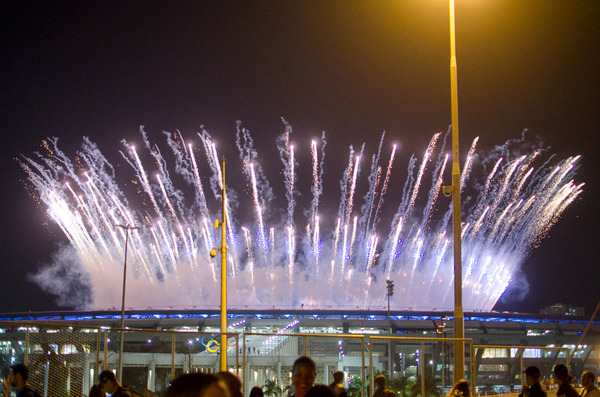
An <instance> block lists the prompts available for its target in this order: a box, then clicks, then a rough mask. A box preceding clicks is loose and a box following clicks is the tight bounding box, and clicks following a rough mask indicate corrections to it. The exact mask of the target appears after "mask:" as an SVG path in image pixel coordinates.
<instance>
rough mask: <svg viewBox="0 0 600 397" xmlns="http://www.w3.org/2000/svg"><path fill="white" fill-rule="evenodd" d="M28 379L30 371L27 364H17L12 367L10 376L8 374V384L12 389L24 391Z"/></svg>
mask: <svg viewBox="0 0 600 397" xmlns="http://www.w3.org/2000/svg"><path fill="white" fill-rule="evenodd" d="M27 378H29V369H27V366H26V365H25V364H21V363H19V364H15V365H13V366H11V367H10V374H8V383H10V385H11V386H12V387H16V388H17V389H19V390H20V389H22V388H23V386H25V385H26V384H27Z"/></svg>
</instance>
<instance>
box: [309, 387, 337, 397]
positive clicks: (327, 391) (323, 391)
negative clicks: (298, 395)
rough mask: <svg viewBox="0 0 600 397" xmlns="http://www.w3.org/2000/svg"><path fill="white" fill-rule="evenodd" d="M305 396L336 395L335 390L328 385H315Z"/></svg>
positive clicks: (324, 396)
mask: <svg viewBox="0 0 600 397" xmlns="http://www.w3.org/2000/svg"><path fill="white" fill-rule="evenodd" d="M304 397H335V394H333V390H331V388H330V387H329V386H327V385H314V386H313V387H311V388H310V390H309V391H307V392H306V394H305V395H304Z"/></svg>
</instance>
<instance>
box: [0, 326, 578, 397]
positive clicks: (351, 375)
mask: <svg viewBox="0 0 600 397" xmlns="http://www.w3.org/2000/svg"><path fill="white" fill-rule="evenodd" d="M121 335H123V337H124V344H123V346H124V351H123V374H122V379H123V384H125V385H127V386H128V387H131V388H132V389H134V390H135V391H136V392H137V393H139V394H142V395H147V396H149V395H153V394H156V393H160V392H162V391H164V390H165V389H166V388H167V386H168V385H169V383H170V381H171V380H172V379H173V378H175V377H177V376H179V375H181V374H183V373H187V372H209V373H211V372H218V371H219V362H220V356H219V355H220V354H221V351H222V350H225V351H226V352H227V361H228V369H229V371H230V372H234V373H236V374H237V375H238V376H239V377H240V379H241V381H242V383H243V394H244V395H248V394H249V391H250V389H251V388H252V387H253V386H261V387H263V389H264V390H265V394H266V395H272V396H287V395H290V394H291V393H292V392H293V383H292V378H291V370H292V365H293V363H294V361H295V360H296V359H297V358H298V357H299V356H303V355H306V356H309V357H311V358H312V359H313V360H314V361H315V363H316V365H317V377H316V379H315V383H317V384H319V383H320V384H329V383H331V382H332V381H333V379H332V375H333V372H335V371H338V370H339V371H344V373H345V374H346V376H345V380H344V385H345V386H346V388H347V390H348V394H349V396H350V397H363V396H364V397H366V396H371V395H373V392H374V390H375V385H374V382H373V381H372V380H374V379H375V377H376V376H378V375H383V376H384V377H385V379H386V381H387V386H388V387H389V388H391V389H392V390H394V391H395V392H396V393H397V394H399V395H400V396H402V397H416V396H421V397H429V396H441V395H444V394H445V393H446V392H447V391H448V390H449V389H450V387H451V386H452V383H453V379H454V371H455V369H454V344H455V343H464V344H465V371H464V373H465V376H466V378H467V379H468V380H469V381H470V382H471V385H472V388H473V391H474V392H476V393H477V394H480V395H487V394H497V393H503V392H515V391H517V392H518V390H519V389H520V384H521V382H522V379H521V374H522V372H523V370H524V369H525V368H526V367H527V366H529V365H537V366H538V367H540V369H541V370H542V375H546V376H547V380H548V381H549V380H550V377H549V375H550V371H551V369H552V367H553V366H554V365H555V364H558V363H564V364H567V365H568V364H569V362H568V351H567V349H566V348H549V347H535V346H533V347H532V346H496V345H494V346H491V345H489V346H488V345H485V346H484V345H473V343H472V340H471V339H454V338H414V337H395V336H381V335H369V334H360V335H359V334H341V333H340V334H335V333H332V334H322V333H287V331H286V332H278V333H249V332H246V333H240V334H237V333H230V334H228V340H227V346H226V348H225V349H223V346H220V338H219V335H218V334H216V333H209V332H194V331H162V330H133V329H127V330H123V333H121V330H120V329H114V328H113V329H105V328H101V327H83V326H65V325H62V324H61V325H54V324H25V323H19V324H16V323H0V370H1V371H2V374H3V375H4V376H5V375H6V374H7V372H8V370H9V367H10V365H12V364H13V363H16V362H24V363H26V364H27V365H28V366H29V369H30V383H31V384H32V385H33V386H34V387H35V388H36V389H38V390H39V391H40V392H42V394H43V395H44V396H45V397H55V396H57V397H84V396H87V395H88V393H89V390H90V387H91V386H92V385H93V384H94V383H96V379H97V375H98V373H99V372H100V371H102V370H104V369H109V370H113V371H116V370H117V369H118V367H119V350H120V338H121ZM547 387H548V388H551V387H552V384H548V385H547Z"/></svg>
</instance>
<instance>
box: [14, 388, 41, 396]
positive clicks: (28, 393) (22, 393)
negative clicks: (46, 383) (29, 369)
mask: <svg viewBox="0 0 600 397" xmlns="http://www.w3.org/2000/svg"><path fill="white" fill-rule="evenodd" d="M17 397H41V395H40V393H38V392H37V391H36V390H35V389H34V388H33V387H31V386H29V385H27V386H25V387H23V388H22V389H21V390H19V393H17Z"/></svg>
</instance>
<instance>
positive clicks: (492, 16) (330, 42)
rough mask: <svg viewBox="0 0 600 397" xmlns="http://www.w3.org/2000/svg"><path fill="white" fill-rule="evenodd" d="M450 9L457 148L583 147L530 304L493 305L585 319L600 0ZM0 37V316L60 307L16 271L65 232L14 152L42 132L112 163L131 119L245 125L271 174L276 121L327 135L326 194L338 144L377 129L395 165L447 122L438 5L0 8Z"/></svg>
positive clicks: (29, 147)
mask: <svg viewBox="0 0 600 397" xmlns="http://www.w3.org/2000/svg"><path fill="white" fill-rule="evenodd" d="M456 3H457V4H456V23H457V26H456V42H457V60H458V95H459V127H460V129H459V130H460V136H461V146H460V148H461V155H462V156H464V155H466V152H467V150H468V148H469V146H470V144H471V142H472V140H473V139H474V138H475V137H476V136H480V142H479V147H480V148H482V150H484V149H488V150H490V149H492V148H493V147H494V146H495V145H500V144H502V143H503V142H504V141H506V140H507V139H511V138H519V137H520V136H521V132H522V131H523V130H524V129H527V130H528V132H527V136H528V137H531V139H532V140H533V139H534V138H535V137H540V138H541V139H542V140H543V141H544V144H545V145H546V146H549V147H551V151H550V152H552V153H556V154H557V155H558V158H561V159H562V158H565V157H567V156H572V155H578V154H581V155H582V160H581V166H580V168H579V171H578V174H577V176H576V182H585V183H586V186H585V187H584V192H583V194H582V195H581V196H579V198H578V199H577V200H576V201H575V203H573V204H572V205H571V206H570V207H569V208H568V209H567V210H566V212H565V213H564V214H563V216H562V217H561V219H560V220H559V221H558V223H557V224H556V225H555V226H554V227H553V229H552V230H551V231H550V233H549V235H548V236H547V237H546V238H545V239H544V240H542V241H541V243H540V244H539V247H537V248H536V249H535V250H533V251H532V252H531V253H530V254H529V255H528V257H527V259H526V261H525V263H524V267H523V275H522V276H521V277H525V278H526V280H527V282H528V283H529V285H530V291H529V293H528V294H527V295H526V296H525V299H524V300H522V301H515V300H510V299H504V300H503V301H501V302H499V303H498V304H497V305H496V309H497V310H509V311H522V312H530V313H537V312H538V311H539V309H540V308H541V307H545V306H549V305H551V304H553V303H556V302H563V303H570V304H574V305H576V306H584V307H585V308H586V314H588V315H590V314H591V313H592V311H593V309H594V308H595V307H596V305H597V303H598V301H599V300H600V292H599V291H600V289H599V288H598V285H599V284H598V283H599V281H600V269H599V267H598V259H597V258H598V254H597V251H596V250H597V244H598V243H599V240H598V236H599V235H600V228H599V225H600V215H599V214H600V210H598V209H597V201H598V200H597V198H598V197H600V190H599V188H598V182H599V181H600V180H599V177H598V173H597V166H596V164H595V156H596V151H597V149H598V148H599V135H600V73H598V70H599V68H600V2H598V1H597V0H581V1H577V2H570V1H559V0H527V1H522V0H456ZM0 40H1V42H2V45H1V48H2V56H0V82H1V85H0V88H1V93H0V98H1V101H2V103H1V106H0V109H1V110H0V130H1V134H0V139H1V145H0V150H1V151H2V156H1V157H0V159H1V161H2V167H1V175H2V178H1V192H2V195H1V201H0V211H1V215H0V219H1V229H0V230H1V235H0V244H1V245H0V252H1V257H0V274H1V275H2V276H1V277H0V279H1V281H0V286H1V287H0V291H1V294H0V312H17V311H41V310H52V309H55V308H57V306H56V304H55V303H54V297H53V296H52V295H50V294H46V293H44V292H42V291H40V290H39V288H38V287H37V286H36V285H35V284H33V283H32V282H30V281H29V279H30V275H31V274H33V273H35V272H36V271H37V270H38V269H39V268H40V267H42V266H44V263H48V262H49V261H50V260H51V258H52V253H53V252H54V251H55V250H56V247H57V245H58V244H60V243H61V242H63V241H64V240H65V238H64V236H63V235H62V233H61V232H60V230H58V228H57V227H56V226H54V225H53V224H52V223H51V222H49V221H48V219H47V216H46V214H45V208H44V207H43V206H41V205H38V204H37V203H36V202H35V201H34V200H33V199H32V198H31V197H30V195H29V194H28V193H27V191H26V189H25V188H24V185H23V180H24V179H25V178H26V175H25V173H24V172H23V171H22V170H21V169H20V167H19V164H18V162H17V161H15V158H16V157H18V156H20V155H21V154H24V155H28V156H29V155H31V154H32V153H33V152H34V151H36V150H39V149H40V145H41V142H42V140H43V139H44V138H46V137H52V136H55V137H58V138H59V144H60V146H61V147H62V148H63V149H65V150H66V151H67V152H71V153H72V152H74V151H75V150H76V149H77V147H78V146H79V145H80V143H81V141H82V137H83V136H88V137H90V138H91V140H92V141H94V142H96V143H98V145H99V146H100V148H101V149H102V150H103V152H105V153H109V154H110V153H112V154H111V155H112V156H115V154H116V153H117V151H118V150H120V149H121V148H122V146H121V144H120V143H119V142H120V140H121V139H127V140H131V141H135V140H139V133H138V131H139V126H140V125H144V126H145V129H146V131H147V132H148V134H149V136H150V137H151V139H152V140H153V141H155V142H163V141H164V140H163V136H162V134H161V131H175V130H179V131H181V132H182V133H183V134H184V136H186V137H190V138H192V137H193V136H194V135H195V133H196V132H197V131H199V126H201V125H204V127H205V128H206V129H207V130H208V131H209V132H210V133H211V134H212V136H213V137H215V138H216V139H220V140H223V141H226V140H227V139H231V140H232V141H231V142H232V143H231V144H232V146H234V145H233V139H234V137H235V125H236V124H235V123H236V121H237V120H241V121H242V122H243V125H244V127H246V128H247V129H249V130H250V131H251V133H252V134H253V136H254V138H255V140H256V143H257V146H258V147H259V149H260V150H261V154H262V156H264V157H263V158H261V160H262V161H263V162H264V163H263V166H264V167H267V168H268V169H275V168H277V167H278V168H277V172H278V171H279V170H280V169H281V163H280V162H278V160H277V161H275V160H274V159H272V158H271V157H273V156H275V153H276V148H275V142H274V141H275V138H276V137H277V136H278V135H279V134H280V133H281V132H283V129H284V126H283V124H282V122H281V117H283V118H285V119H286V120H287V121H288V122H289V123H290V124H291V125H292V127H293V129H294V136H295V139H296V140H298V141H302V142H307V141H308V140H309V139H310V138H312V137H319V136H320V135H321V131H325V132H326V134H327V140H328V142H329V144H330V146H329V147H328V150H329V152H327V156H329V157H328V159H327V160H328V161H329V164H332V165H330V169H331V172H332V174H330V175H326V178H328V179H329V180H330V181H332V182H331V183H329V184H328V187H327V188H328V189H334V190H335V194H333V195H334V196H337V197H339V194H338V192H339V185H338V184H337V182H336V181H337V180H338V179H339V175H341V169H343V166H344V164H343V163H344V161H346V159H347V157H346V156H347V147H348V145H349V144H354V145H355V146H356V147H360V145H361V144H362V143H363V142H365V143H366V145H367V147H368V151H369V153H373V152H375V151H376V150H377V145H378V144H379V138H380V136H381V133H382V132H383V131H386V134H387V135H386V142H387V143H390V142H397V143H399V144H400V145H401V152H400V155H399V157H397V158H398V160H397V161H398V162H399V163H398V164H399V165H398V169H405V167H406V163H407V159H408V156H410V154H412V153H415V154H417V155H421V153H422V152H423V151H424V150H425V148H426V146H427V144H428V142H429V139H430V138H431V136H432V135H433V134H434V133H436V132H438V131H444V132H445V131H446V130H447V129H448V126H449V125H450V123H451V114H450V76H449V57H450V48H449V27H448V4H447V2H445V1H442V0H435V1H434V0H394V1H379V0H375V1H353V0H346V1H322V0H319V1H306V0H305V1H270V0H260V1H212V0H207V1H201V2H177V1H175V2H171V1H169V2H154V1H144V2H142V1H127V2H107V1H99V2H93V1H86V2H48V1H44V2H41V1H40V2H32V1H5V2H3V3H2V5H0ZM231 150H232V151H231V155H233V156H235V155H236V152H235V148H234V147H232V148H231ZM117 157H118V156H117ZM115 158H116V157H115ZM461 161H463V159H462V158H461ZM336 163H339V167H340V170H337V169H336V170H334V168H335V167H334V166H333V164H336ZM400 164H401V165H400ZM277 172H275V174H276V173H277ZM446 183H447V184H450V180H449V178H448V180H447V181H446ZM240 190H241V189H240ZM283 194H284V193H283V192H282V191H280V192H279V195H280V196H283ZM301 210H302V208H299V211H301ZM115 291H116V293H117V292H118V291H119V289H118V288H115ZM119 294H120V292H119Z"/></svg>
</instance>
